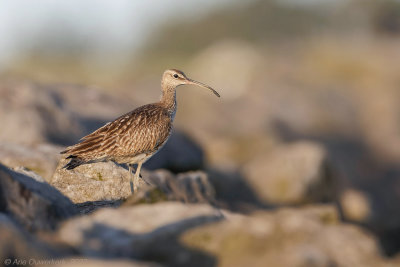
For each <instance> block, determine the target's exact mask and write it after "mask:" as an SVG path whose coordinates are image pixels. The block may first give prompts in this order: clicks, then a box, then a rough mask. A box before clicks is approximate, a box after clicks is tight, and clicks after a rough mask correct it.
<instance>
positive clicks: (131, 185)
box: [128, 164, 134, 194]
mask: <svg viewBox="0 0 400 267" xmlns="http://www.w3.org/2000/svg"><path fill="white" fill-rule="evenodd" d="M132 167H133V165H132V164H128V169H129V176H130V177H131V179H130V181H129V185H130V187H131V193H132V194H133V192H134V191H133V177H134V176H133V172H132Z"/></svg>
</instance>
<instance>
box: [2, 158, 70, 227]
mask: <svg viewBox="0 0 400 267" xmlns="http://www.w3.org/2000/svg"><path fill="white" fill-rule="evenodd" d="M0 211H1V212H6V213H9V214H11V215H12V216H13V217H14V218H15V219H16V220H17V221H18V222H19V223H20V224H21V225H23V226H25V227H26V228H27V229H29V230H31V231H36V230H46V229H47V230H48V229H53V228H54V227H55V226H56V224H57V223H58V222H59V221H60V220H62V219H66V218H68V217H70V216H72V215H75V214H77V209H76V207H75V206H74V205H73V203H72V202H71V201H70V200H69V199H68V198H67V197H65V196H64V195H62V194H61V193H60V192H59V191H58V190H56V189H55V188H53V187H51V186H50V185H49V184H47V183H45V182H38V181H36V180H34V179H33V178H31V177H29V176H26V175H24V174H21V173H18V172H15V171H12V170H11V169H9V168H7V167H6V166H4V165H1V164H0Z"/></svg>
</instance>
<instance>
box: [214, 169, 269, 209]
mask: <svg viewBox="0 0 400 267" xmlns="http://www.w3.org/2000/svg"><path fill="white" fill-rule="evenodd" d="M207 173H208V177H209V180H210V182H211V184H212V185H213V186H214V188H215V192H216V200H217V202H218V203H220V205H221V206H222V207H223V208H226V209H230V210H233V211H238V212H244V213H246V212H250V211H253V210H255V209H269V208H272V207H273V206H271V205H267V204H265V203H263V202H262V201H261V200H260V199H259V198H258V196H257V195H256V193H255V192H254V190H253V189H252V188H251V187H250V185H249V184H248V183H247V181H246V180H245V179H244V177H243V176H242V175H241V173H240V172H239V171H232V172H229V171H221V170H217V169H210V170H207Z"/></svg>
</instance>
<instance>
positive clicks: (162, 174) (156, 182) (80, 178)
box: [51, 159, 214, 213]
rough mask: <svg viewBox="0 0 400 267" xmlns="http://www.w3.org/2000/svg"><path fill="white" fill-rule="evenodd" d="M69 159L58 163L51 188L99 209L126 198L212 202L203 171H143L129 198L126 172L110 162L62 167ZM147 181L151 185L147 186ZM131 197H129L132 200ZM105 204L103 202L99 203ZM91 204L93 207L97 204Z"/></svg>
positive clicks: (133, 200)
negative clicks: (69, 167) (175, 172)
mask: <svg viewBox="0 0 400 267" xmlns="http://www.w3.org/2000/svg"><path fill="white" fill-rule="evenodd" d="M67 162H68V160H65V159H62V160H61V161H60V162H59V165H58V167H57V170H56V172H55V173H54V176H53V178H52V180H51V185H53V186H54V187H56V188H57V189H58V190H60V191H61V192H62V193H63V194H64V195H66V196H68V197H69V198H70V199H71V200H72V201H73V202H75V203H85V202H88V201H89V202H93V201H96V202H97V204H99V205H100V206H102V205H103V204H104V205H105V206H108V205H110V204H111V205H114V204H116V205H118V203H115V202H114V201H116V200H121V199H126V198H128V197H130V199H129V200H128V201H127V203H129V204H134V203H144V202H148V203H154V202H158V201H165V200H179V201H184V202H207V203H211V202H213V201H214V189H213V187H212V185H211V184H210V183H209V181H208V177H207V175H206V174H205V173H204V172H201V171H197V172H188V173H180V174H177V175H174V174H172V173H171V172H169V171H167V170H158V171H146V170H144V169H142V172H141V175H142V177H143V178H144V179H140V187H139V191H138V192H137V193H136V194H134V195H133V196H132V194H131V190H130V183H129V181H130V174H129V172H128V170H127V169H125V168H123V167H121V166H119V165H117V164H115V163H113V162H99V163H92V164H85V165H81V166H79V167H77V168H75V169H73V170H66V169H63V168H62V167H63V166H64V165H65V164H66V163H67ZM147 182H150V183H151V185H149V184H147ZM131 196H132V197H131ZM102 201H105V202H106V203H99V202H102ZM97 204H94V205H97ZM82 209H83V211H82V212H83V213H86V212H90V211H92V210H93V209H96V207H93V206H92V204H91V203H87V205H85V206H82Z"/></svg>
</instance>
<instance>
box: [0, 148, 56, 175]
mask: <svg viewBox="0 0 400 267" xmlns="http://www.w3.org/2000/svg"><path fill="white" fill-rule="evenodd" d="M61 150H62V148H61V147H59V146H55V145H50V144H39V145H30V146H27V145H22V144H13V143H5V142H0V162H1V163H2V164H4V165H6V166H8V167H11V168H14V169H15V168H17V169H18V170H22V168H21V167H23V168H25V169H27V170H30V171H34V172H35V173H37V174H39V175H41V176H42V177H43V178H44V179H45V180H46V181H48V180H49V179H50V178H51V176H52V175H53V173H54V170H55V169H56V167H57V163H58V161H59V159H60V151H61Z"/></svg>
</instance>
